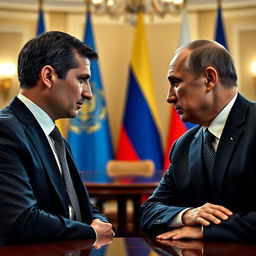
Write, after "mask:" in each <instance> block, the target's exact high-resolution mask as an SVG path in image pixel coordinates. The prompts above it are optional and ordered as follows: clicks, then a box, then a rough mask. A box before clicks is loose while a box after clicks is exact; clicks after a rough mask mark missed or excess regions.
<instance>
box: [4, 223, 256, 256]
mask: <svg viewBox="0 0 256 256" xmlns="http://www.w3.org/2000/svg"><path fill="white" fill-rule="evenodd" d="M46 228H47V227H46ZM92 244H93V241H90V240H76V241H63V242H51V243H42V244H29V245H18V246H5V247H0V255H4V256H16V255H19V256H39V255H40V256H61V255H62V256H63V255H69V256H77V255H80V256H82V255H83V256H85V255H88V256H89V255H102V256H109V255H132V256H148V255H165V256H167V255H170V256H175V255H177V256H178V255H183V256H185V255H190V256H192V255H193V256H195V255H197V256H201V255H202V256H230V255H232V256H241V255H246V256H253V255H256V246H254V245H249V244H242V243H241V244H240V243H221V242H218V243H215V242H202V241H197V240H194V241H178V243H176V246H174V245H171V242H170V241H169V244H168V241H167V243H166V244H161V243H159V242H157V241H155V239H150V238H141V237H133V238H114V239H113V240H112V241H111V240H106V241H105V242H104V241H102V243H100V245H102V246H101V247H100V246H99V247H98V249H96V248H95V247H94V246H92ZM104 244H105V246H103V245H104ZM177 244H178V245H177ZM178 253H180V254H178Z"/></svg>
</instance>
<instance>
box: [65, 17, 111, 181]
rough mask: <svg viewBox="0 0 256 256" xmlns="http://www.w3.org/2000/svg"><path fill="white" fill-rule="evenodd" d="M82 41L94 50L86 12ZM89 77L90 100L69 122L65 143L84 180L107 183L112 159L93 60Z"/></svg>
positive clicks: (103, 108)
mask: <svg viewBox="0 0 256 256" xmlns="http://www.w3.org/2000/svg"><path fill="white" fill-rule="evenodd" d="M84 41H85V43H86V44H88V45H90V46H91V47H92V48H93V49H95V50H96V44H95V42H94V36H93V28H92V24H91V15H90V13H89V12H87V15H86V27H85V33H84ZM91 74H92V77H91V80H90V83H91V86H92V90H93V98H92V99H91V100H90V101H88V102H86V103H85V104H83V106H82V108H81V109H80V111H79V112H78V116H77V117H76V118H74V119H72V120H71V123H70V129H69V132H68V141H69V143H70V145H71V147H72V152H73V154H74V158H75V161H76V163H77V167H78V169H79V171H84V172H85V177H86V171H97V172H96V173H97V176H96V177H95V181H98V182H108V181H109V178H108V176H107V174H106V164H107V162H108V160H110V159H113V149H112V141H111V137H110V130H109V125H108V116H107V109H106V102H105V96H104V92H103V87H102V81H101V75H100V69H99V66H98V62H97V61H96V60H91Z"/></svg>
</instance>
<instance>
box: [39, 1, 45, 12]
mask: <svg viewBox="0 0 256 256" xmlns="http://www.w3.org/2000/svg"><path fill="white" fill-rule="evenodd" d="M38 3H39V10H42V9H43V4H44V0H38Z"/></svg>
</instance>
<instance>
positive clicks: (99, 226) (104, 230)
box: [90, 219, 115, 239]
mask: <svg viewBox="0 0 256 256" xmlns="http://www.w3.org/2000/svg"><path fill="white" fill-rule="evenodd" d="M90 226H91V227H93V228H94V230H95V231H96V233H97V236H98V239H101V238H105V237H111V238H112V237H113V236H115V233H114V231H113V229H112V224H111V223H106V222H103V221H101V220H100V219H94V220H93V221H92V223H91V225H90Z"/></svg>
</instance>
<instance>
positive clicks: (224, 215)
mask: <svg viewBox="0 0 256 256" xmlns="http://www.w3.org/2000/svg"><path fill="white" fill-rule="evenodd" d="M232 214H233V213H232V212H231V211H230V210H229V209H227V208H225V207H223V206H221V205H215V204H210V203H206V204H204V205H203V206H200V207H197V208H191V209H188V210H187V211H186V212H184V213H183V215H182V222H183V224H185V225H186V226H195V225H198V224H200V225H203V226H208V225H210V223H211V222H212V223H214V224H220V223H221V221H222V220H227V219H228V217H229V216H230V215H232Z"/></svg>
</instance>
